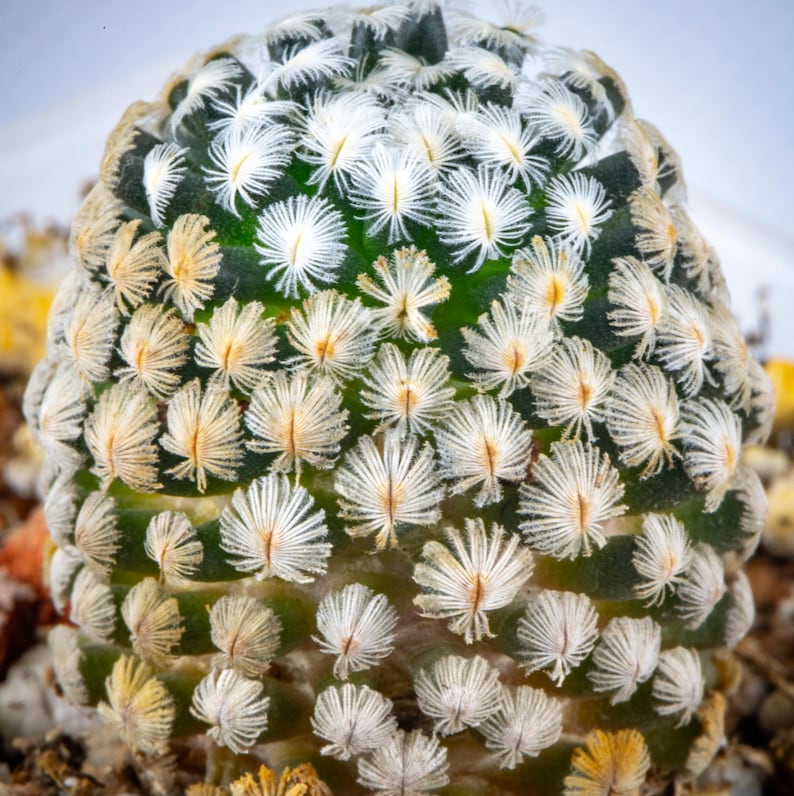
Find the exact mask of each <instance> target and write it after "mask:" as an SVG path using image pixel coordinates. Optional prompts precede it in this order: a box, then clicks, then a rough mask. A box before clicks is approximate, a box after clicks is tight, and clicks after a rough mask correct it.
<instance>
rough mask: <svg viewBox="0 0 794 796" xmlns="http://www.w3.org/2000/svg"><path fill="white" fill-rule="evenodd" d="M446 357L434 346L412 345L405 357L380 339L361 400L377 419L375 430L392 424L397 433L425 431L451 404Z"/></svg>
mask: <svg viewBox="0 0 794 796" xmlns="http://www.w3.org/2000/svg"><path fill="white" fill-rule="evenodd" d="M449 379H450V373H449V357H447V356H445V355H444V354H442V353H441V352H440V351H439V350H438V349H437V348H415V349H414V350H413V351H412V352H411V356H410V357H409V358H408V360H407V361H406V359H405V355H404V354H403V353H402V352H401V351H400V349H399V348H397V346H396V345H394V344H392V343H384V344H383V345H382V346H381V347H380V349H379V351H378V356H377V357H376V359H375V361H374V362H373V363H372V364H371V365H370V367H369V373H368V375H366V376H364V380H363V382H364V389H362V390H361V393H360V396H361V401H362V403H364V405H365V406H367V407H369V408H370V409H372V410H374V411H372V412H369V413H368V414H367V415H366V416H367V417H369V418H375V419H379V420H380V421H381V425H380V426H378V428H377V429H376V430H375V431H376V433H378V432H380V431H382V430H384V429H385V428H387V427H390V426H393V427H395V428H396V429H397V431H398V432H399V433H400V434H401V435H403V436H404V435H405V434H406V433H409V434H427V433H429V432H430V430H431V423H433V422H435V421H437V420H440V419H441V418H442V417H443V416H444V415H445V414H446V413H447V412H448V411H449V409H450V407H451V406H452V398H453V396H454V395H455V388H454V387H446V386H445V385H446V384H448V383H449Z"/></svg>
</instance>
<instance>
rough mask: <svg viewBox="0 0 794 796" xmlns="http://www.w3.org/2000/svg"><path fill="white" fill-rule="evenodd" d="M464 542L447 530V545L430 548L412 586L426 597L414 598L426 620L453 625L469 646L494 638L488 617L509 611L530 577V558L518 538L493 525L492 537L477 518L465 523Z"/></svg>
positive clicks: (429, 545)
mask: <svg viewBox="0 0 794 796" xmlns="http://www.w3.org/2000/svg"><path fill="white" fill-rule="evenodd" d="M465 527H466V531H465V538H464V537H463V536H462V535H461V533H460V531H458V530H456V529H455V528H448V529H446V530H445V533H444V535H445V537H446V540H447V543H446V545H444V544H441V543H440V542H436V541H432V542H427V543H426V544H425V546H424V548H423V549H422V557H423V559H424V560H423V562H420V563H418V564H417V565H416V566H415V568H414V580H415V581H416V583H418V584H419V585H420V586H421V587H422V588H423V593H422V594H420V595H418V596H417V597H415V598H414V603H415V604H416V605H417V606H418V607H419V610H420V611H421V613H422V615H423V616H427V617H431V618H442V619H449V620H450V622H449V629H450V630H451V631H452V632H453V633H457V634H458V635H461V636H463V638H464V640H465V641H466V643H467V644H471V643H473V642H474V641H479V640H480V639H482V638H483V637H485V636H488V637H493V635H494V634H493V633H491V630H490V627H489V625H488V611H493V610H496V609H497V608H503V607H504V606H506V605H509V604H510V603H511V602H512V601H513V599H514V598H515V596H516V594H517V593H518V591H519V590H520V589H521V587H522V586H523V585H524V583H525V582H526V581H527V579H528V578H529V576H530V575H531V574H532V568H533V561H532V553H531V552H530V551H529V550H527V549H526V548H525V547H523V546H522V545H521V541H520V539H519V537H518V535H517V534H511V535H510V536H507V535H506V533H505V529H504V528H503V527H502V526H501V525H497V524H496V523H494V524H493V525H492V526H491V533H490V534H488V533H487V532H486V530H485V523H484V522H483V521H482V519H480V518H479V517H478V518H476V519H473V520H472V519H468V518H467V519H466V520H465Z"/></svg>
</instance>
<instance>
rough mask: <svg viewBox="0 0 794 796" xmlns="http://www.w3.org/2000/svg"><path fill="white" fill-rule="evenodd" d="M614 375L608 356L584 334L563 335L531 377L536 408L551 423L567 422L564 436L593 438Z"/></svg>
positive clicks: (601, 419)
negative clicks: (595, 424)
mask: <svg viewBox="0 0 794 796" xmlns="http://www.w3.org/2000/svg"><path fill="white" fill-rule="evenodd" d="M614 379H615V374H614V372H613V371H612V366H611V364H610V362H609V359H608V358H607V356H606V355H605V354H604V353H603V352H602V351H599V350H598V349H597V348H594V347H593V344H592V343H591V342H590V341H589V340H586V339H582V338H581V337H563V338H562V340H560V341H559V342H558V343H557V345H555V346H554V348H553V350H552V351H551V354H550V355H549V357H548V358H547V359H546V361H545V362H543V363H542V364H541V365H540V366H539V367H538V368H537V370H536V372H535V373H534V374H533V375H532V377H531V379H530V387H531V389H532V394H533V395H534V396H535V411H536V412H537V414H538V415H539V416H540V417H542V418H543V419H544V420H546V421H547V422H548V424H549V425H551V426H561V425H563V424H566V426H565V429H564V430H563V433H562V438H563V439H567V438H568V437H571V436H572V437H573V438H575V439H576V438H578V437H579V435H580V434H581V433H582V427H584V429H585V431H586V432H587V436H588V438H589V439H593V437H594V434H593V423H600V422H603V421H604V415H605V412H604V404H605V401H606V398H607V394H608V393H609V390H610V388H611V387H612V383H613V381H614Z"/></svg>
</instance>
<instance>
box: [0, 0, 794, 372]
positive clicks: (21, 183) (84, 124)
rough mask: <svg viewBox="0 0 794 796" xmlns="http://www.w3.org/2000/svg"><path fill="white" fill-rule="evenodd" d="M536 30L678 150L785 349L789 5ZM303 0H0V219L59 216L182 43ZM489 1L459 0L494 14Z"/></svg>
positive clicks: (790, 182) (637, 0) (588, 8)
mask: <svg viewBox="0 0 794 796" xmlns="http://www.w3.org/2000/svg"><path fill="white" fill-rule="evenodd" d="M543 5H544V8H545V12H546V22H545V23H544V24H543V26H542V27H541V28H540V32H541V34H542V35H543V36H544V38H545V39H547V40H548V41H550V42H553V43H556V44H566V45H569V46H574V47H580V48H586V49H591V50H594V51H595V52H597V53H598V54H599V55H600V56H601V57H602V58H603V59H604V60H605V61H606V62H607V63H608V64H610V65H611V66H612V67H613V68H615V69H616V70H617V71H618V72H619V73H620V74H621V76H622V77H623V78H624V80H625V82H626V84H627V85H628V88H629V92H630V95H631V98H632V101H633V105H634V110H635V113H636V114H637V115H638V116H642V117H644V118H647V119H649V120H650V121H652V122H653V123H654V124H656V126H657V127H659V129H660V130H661V131H662V133H664V135H665V136H666V137H667V138H668V139H669V141H670V142H671V143H672V144H673V146H674V147H676V149H678V151H679V153H680V155H681V157H682V159H683V163H684V173H685V175H686V177H687V182H688V184H689V189H690V191H689V195H690V202H689V205H690V210H691V213H692V215H693V217H694V219H695V221H696V222H697V223H698V225H699V226H700V228H701V229H702V230H703V232H704V233H705V235H706V237H707V238H708V239H709V240H711V242H712V243H714V244H715V246H716V247H717V249H718V251H719V252H720V254H721V257H722V261H723V267H724V269H725V271H726V275H727V277H728V281H729V284H730V286H731V290H732V293H733V296H734V309H735V311H736V313H737V315H738V316H739V318H740V321H741V322H742V325H743V327H744V328H745V329H746V330H749V329H752V328H753V327H754V326H755V325H756V317H757V302H756V299H755V295H756V291H757V290H758V288H759V287H760V286H762V285H766V286H767V287H769V288H770V309H771V313H772V337H771V339H770V342H769V345H768V346H767V348H766V353H768V354H772V355H788V356H790V357H794V155H793V154H792V145H793V144H794V2H792V0H755V1H754V2H747V0H743V2H739V1H738V0H659V1H658V2H649V0H600V1H599V0H592V1H587V0H553V2H552V1H551V0H550V1H549V2H547V3H545V4H543ZM317 6H318V3H317V2H311V0H291V2H290V3H289V4H288V5H287V4H283V3H276V2H272V0H223V2H220V1H219V0H214V1H211V0H134V1H133V2H118V1H117V0H114V1H113V2H111V1H110V0H59V1H56V0H0V219H2V218H4V217H7V216H8V215H10V214H11V213H13V212H15V211H18V210H27V211H30V212H32V213H33V214H34V215H35V216H36V218H38V219H39V220H41V221H44V220H47V219H54V220H58V221H61V222H62V223H66V222H68V220H69V219H70V218H71V216H72V215H73V213H74V211H75V209H76V207H77V204H78V199H77V194H78V190H79V187H80V186H81V185H82V184H83V183H84V182H85V181H86V180H88V179H90V178H91V177H93V176H94V175H95V173H96V168H97V164H98V161H99V157H100V154H101V151H102V144H103V141H104V138H105V136H106V135H107V132H108V131H109V130H110V129H111V128H112V126H113V125H114V123H115V121H116V120H117V119H118V117H119V116H120V115H121V113H122V111H123V110H124V108H125V107H126V106H127V105H128V104H129V103H130V102H132V101H133V100H135V99H139V98H140V99H150V98H153V97H154V96H156V94H157V93H158V91H159V89H160V87H161V86H162V85H163V83H164V82H165V79H166V78H167V77H168V75H169V74H170V73H171V72H173V71H175V70H176V69H178V68H179V67H180V66H181V65H182V63H183V62H185V61H186V60H187V59H188V58H189V56H190V55H192V54H193V53H194V52H195V51H196V50H199V49H205V48H209V47H211V46H212V45H214V44H217V43H219V42H220V41H222V40H224V39H225V38H228V37H229V36H231V35H233V34H235V33H240V32H247V33H256V32H258V31H261V30H264V29H265V28H266V27H267V26H268V24H269V23H270V22H272V21H274V20H276V19H278V18H280V17H282V16H283V15H284V14H285V13H293V12H296V11H300V10H304V9H309V8H316V7H317ZM492 7H493V6H492V4H490V3H486V2H479V3H472V4H471V9H472V10H474V11H476V12H477V13H479V14H481V15H483V16H491V17H493V12H491V11H489V9H491V8H492Z"/></svg>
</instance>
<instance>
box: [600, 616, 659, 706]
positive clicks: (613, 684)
mask: <svg viewBox="0 0 794 796" xmlns="http://www.w3.org/2000/svg"><path fill="white" fill-rule="evenodd" d="M661 636H662V631H661V628H660V627H659V625H657V624H656V622H654V621H653V619H651V618H650V617H648V616H645V617H643V618H642V619H633V618H630V617H626V616H617V617H615V618H614V619H610V620H609V623H608V624H607V626H606V627H605V628H604V629H603V631H602V632H601V639H600V641H599V643H598V644H597V645H596V648H595V649H594V650H593V665H594V667H595V668H594V669H593V670H592V671H590V672H588V675H587V676H588V677H589V678H590V681H591V682H592V683H593V688H594V689H595V690H596V691H607V692H611V696H610V699H609V702H610V704H612V705H616V704H617V703H618V702H625V701H626V700H627V699H629V698H630V697H631V696H632V694H634V692H635V691H636V690H637V686H638V685H640V684H641V683H644V682H645V681H646V680H647V679H648V678H649V677H650V676H651V675H652V674H653V672H654V670H655V669H656V665H657V663H658V662H659V648H660V645H661Z"/></svg>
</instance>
